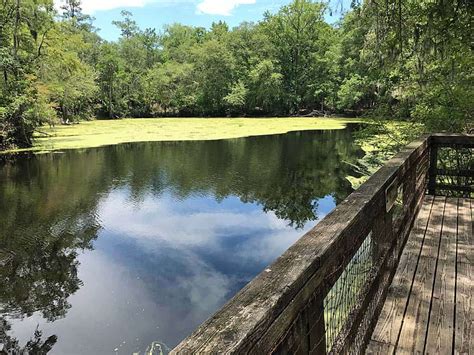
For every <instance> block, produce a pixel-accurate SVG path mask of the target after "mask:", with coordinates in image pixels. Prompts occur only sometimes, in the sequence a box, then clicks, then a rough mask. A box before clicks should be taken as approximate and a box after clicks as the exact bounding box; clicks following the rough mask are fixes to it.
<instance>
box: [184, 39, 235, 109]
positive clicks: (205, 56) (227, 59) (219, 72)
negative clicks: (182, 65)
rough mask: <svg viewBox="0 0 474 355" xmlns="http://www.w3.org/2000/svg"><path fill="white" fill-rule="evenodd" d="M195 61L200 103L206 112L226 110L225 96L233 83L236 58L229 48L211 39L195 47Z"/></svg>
mask: <svg viewBox="0 0 474 355" xmlns="http://www.w3.org/2000/svg"><path fill="white" fill-rule="evenodd" d="M193 63H194V66H195V74H196V78H197V82H198V105H199V106H200V110H201V112H202V113H204V114H209V115H219V114H223V113H224V112H225V110H224V107H225V102H224V97H226V96H227V94H228V93H229V92H230V89H231V86H232V83H233V70H234V65H235V62H234V58H233V57H232V54H231V52H230V51H229V50H228V48H227V47H226V46H225V45H224V44H222V43H220V42H218V41H216V40H209V41H206V42H204V43H203V44H202V45H200V46H195V47H194V49H193Z"/></svg>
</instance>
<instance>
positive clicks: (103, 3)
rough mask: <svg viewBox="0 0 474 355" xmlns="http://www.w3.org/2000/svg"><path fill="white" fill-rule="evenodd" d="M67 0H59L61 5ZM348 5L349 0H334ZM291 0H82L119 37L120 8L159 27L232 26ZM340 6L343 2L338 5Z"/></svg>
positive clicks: (103, 30)
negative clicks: (218, 23) (117, 24)
mask: <svg viewBox="0 0 474 355" xmlns="http://www.w3.org/2000/svg"><path fill="white" fill-rule="evenodd" d="M62 1H64V0H55V2H56V4H57V5H58V6H60V4H61V2H62ZM334 1H336V2H337V3H339V4H340V2H341V1H342V2H344V4H345V5H344V7H345V8H348V6H346V4H347V3H349V2H350V1H349V0H334ZM290 2H291V0H82V8H83V11H84V12H85V13H87V14H89V15H91V16H93V17H94V18H95V21H94V26H95V27H97V28H99V29H100V31H99V34H100V35H101V37H102V38H104V39H106V40H110V41H111V40H116V39H117V38H118V37H119V35H120V32H119V30H118V29H117V28H116V27H115V26H114V25H113V24H112V21H114V20H118V19H120V18H121V16H120V12H121V11H122V10H128V11H130V12H132V13H133V17H134V19H135V21H136V22H137V23H138V25H139V27H140V28H142V29H144V28H148V27H149V28H156V29H157V30H160V29H161V28H162V27H163V26H164V25H166V24H171V23H176V22H179V23H182V24H185V25H192V26H201V27H206V28H208V27H210V25H211V24H212V23H213V22H216V21H219V20H222V21H225V22H227V23H228V24H229V26H230V27H234V26H237V25H238V24H240V23H241V22H244V21H249V22H251V21H253V22H256V21H259V20H260V19H262V17H263V13H264V12H265V11H267V10H269V11H270V12H277V11H278V9H279V8H280V7H281V6H283V5H286V4H288V3H290ZM338 8H339V9H340V6H338ZM338 16H340V11H339V12H338V13H337V14H335V15H334V16H330V15H329V14H327V16H326V20H327V21H329V22H334V21H336V20H337V18H338Z"/></svg>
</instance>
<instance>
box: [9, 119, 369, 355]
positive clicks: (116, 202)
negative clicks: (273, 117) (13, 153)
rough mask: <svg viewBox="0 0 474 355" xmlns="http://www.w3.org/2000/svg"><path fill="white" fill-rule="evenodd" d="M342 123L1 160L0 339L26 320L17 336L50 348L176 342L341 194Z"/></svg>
mask: <svg viewBox="0 0 474 355" xmlns="http://www.w3.org/2000/svg"><path fill="white" fill-rule="evenodd" d="M353 129H354V127H352V128H351V127H350V128H348V129H346V130H337V131H319V132H318V131H315V132H307V131H306V132H293V133H288V134H284V135H274V136H262V137H250V138H241V139H231V140H221V141H200V142H154V143H133V144H123V145H117V146H110V147H104V148H97V149H87V150H83V151H67V152H64V153H54V154H47V155H40V156H34V157H31V158H22V159H18V160H17V161H15V162H13V163H10V164H7V165H5V166H3V167H2V168H0V343H1V342H2V338H3V343H7V346H8V347H11V348H13V347H15V346H20V347H24V346H25V344H26V343H27V342H28V340H30V339H34V338H35V331H38V332H37V333H36V339H34V340H35V341H37V342H36V343H35V344H33V343H30V347H31V346H36V347H37V348H40V347H43V350H49V349H51V353H52V354H71V355H73V354H132V353H139V354H143V353H144V351H145V350H146V348H147V347H149V346H150V344H152V343H153V342H155V345H156V344H158V343H159V344H162V347H163V349H165V348H166V347H169V348H172V347H174V346H176V345H177V344H178V343H179V342H180V341H181V340H182V339H183V338H184V337H186V336H187V335H188V334H190V333H191V332H192V330H193V329H194V328H195V327H196V326H198V325H199V324H200V323H201V322H202V321H204V320H205V319H207V318H208V317H209V316H210V315H212V314H213V313H214V312H215V311H216V310H218V309H219V308H220V307H221V306H222V305H223V304H224V303H225V302H226V301H227V300H229V299H230V298H231V297H232V296H233V295H235V293H236V292H238V290H240V289H241V288H242V287H243V286H244V285H245V284H246V283H248V282H249V281H250V280H251V279H252V278H253V277H255V276H256V275H257V274H258V273H259V272H261V271H262V270H263V269H264V268H265V267H266V266H267V265H268V264H270V263H271V262H272V261H274V260H275V259H276V258H277V257H278V256H279V255H281V253H282V252H284V250H286V249H287V248H288V247H289V246H290V245H291V244H293V243H294V242H295V241H296V240H297V239H298V238H299V237H301V236H302V235H303V234H304V232H305V231H307V230H308V229H310V228H311V227H312V226H314V225H315V224H316V223H317V221H318V220H320V219H321V218H323V217H324V216H325V215H326V214H327V213H329V212H330V211H331V210H332V209H333V208H334V207H335V205H336V204H337V203H338V202H340V201H342V200H343V199H344V198H345V197H346V196H347V195H348V194H349V193H350V192H351V187H350V184H349V183H348V181H347V180H346V179H345V176H346V175H348V174H350V173H351V168H350V166H351V163H354V162H355V161H356V160H357V158H358V157H360V155H361V151H360V149H359V148H358V147H357V146H356V145H355V144H354V140H353V134H352V130H353ZM2 325H3V332H2V329H1V328H2ZM7 328H8V329H7ZM15 341H17V342H18V344H15ZM156 342H158V343H156Z"/></svg>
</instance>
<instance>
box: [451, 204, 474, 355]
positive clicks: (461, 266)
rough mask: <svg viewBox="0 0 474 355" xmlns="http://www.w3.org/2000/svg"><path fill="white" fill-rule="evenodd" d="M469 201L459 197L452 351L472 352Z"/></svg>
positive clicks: (473, 265)
mask: <svg viewBox="0 0 474 355" xmlns="http://www.w3.org/2000/svg"><path fill="white" fill-rule="evenodd" d="M473 207H474V206H473V202H472V200H468V199H459V216H458V238H457V239H458V246H457V275H456V276H457V277H456V280H457V284H456V315H455V341H454V352H455V353H456V354H470V353H473V352H474V324H473V323H474V281H473V280H474V237H473V223H474V219H473V216H472V209H473Z"/></svg>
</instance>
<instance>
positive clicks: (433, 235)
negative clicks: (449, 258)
mask: <svg viewBox="0 0 474 355" xmlns="http://www.w3.org/2000/svg"><path fill="white" fill-rule="evenodd" d="M445 201H446V198H445V197H440V196H437V197H435V200H434V203H433V206H432V211H431V216H430V219H429V222H428V228H427V230H426V234H425V238H424V242H423V248H422V250H421V254H420V258H419V260H418V267H417V269H416V274H415V278H414V281H413V286H412V290H411V293H410V299H409V301H408V306H407V309H406V312H405V317H404V319H403V324H402V329H401V332H400V336H399V339H398V344H397V347H396V352H397V354H413V353H422V352H423V349H424V346H425V339H426V336H425V335H426V330H427V327H428V319H429V310H430V303H431V297H432V291H433V283H434V277H435V271H436V262H437V256H438V248H439V243H440V234H441V226H442V222H443V213H444V207H445Z"/></svg>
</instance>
